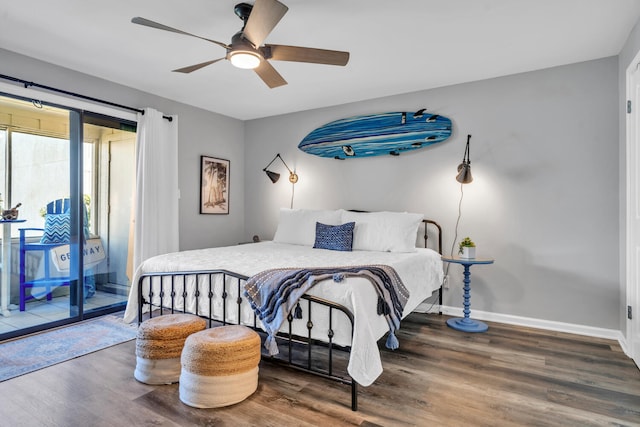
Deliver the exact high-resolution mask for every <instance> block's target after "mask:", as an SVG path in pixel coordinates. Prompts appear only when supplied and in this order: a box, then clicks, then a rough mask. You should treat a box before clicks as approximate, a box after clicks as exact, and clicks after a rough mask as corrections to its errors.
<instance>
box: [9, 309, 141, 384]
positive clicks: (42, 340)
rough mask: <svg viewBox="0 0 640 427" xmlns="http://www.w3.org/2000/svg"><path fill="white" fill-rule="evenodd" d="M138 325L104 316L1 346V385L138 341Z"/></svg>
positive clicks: (119, 318)
mask: <svg viewBox="0 0 640 427" xmlns="http://www.w3.org/2000/svg"><path fill="white" fill-rule="evenodd" d="M137 330H138V328H137V324H136V323H135V322H134V323H131V324H127V323H124V322H123V321H122V318H121V317H116V316H113V315H108V316H102V317H99V318H97V319H92V320H88V321H86V322H82V323H77V324H74V325H70V326H65V327H62V328H60V329H55V330H52V331H47V332H42V333H39V334H36V335H31V336H28V337H25V338H19V339H16V340H14V341H8V342H5V343H2V344H0V381H5V380H8V379H10V378H14V377H17V376H20V375H24V374H27V373H29V372H33V371H37V370H38V369H42V368H46V367H47V366H51V365H55V364H57V363H60V362H64V361H67V360H70V359H74V358H76V357H79V356H84V355H85V354H89V353H93V352H94V351H98V350H102V349H104V348H107V347H111V346H113V345H116V344H120V343H123V342H125V341H129V340H132V339H134V338H135V337H136V333H137Z"/></svg>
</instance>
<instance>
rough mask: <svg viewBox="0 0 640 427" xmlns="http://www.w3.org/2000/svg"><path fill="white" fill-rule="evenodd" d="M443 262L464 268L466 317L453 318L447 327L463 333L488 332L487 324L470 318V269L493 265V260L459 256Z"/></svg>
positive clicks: (443, 258)
mask: <svg viewBox="0 0 640 427" xmlns="http://www.w3.org/2000/svg"><path fill="white" fill-rule="evenodd" d="M442 261H444V262H449V263H455V264H462V265H463V266H464V304H463V305H464V310H462V312H463V313H464V317H462V318H459V317H457V318H451V319H449V320H447V325H448V326H449V327H451V328H453V329H455V330H458V331H463V332H486V331H487V329H489V327H488V326H487V324H486V323H484V322H480V321H478V320H473V319H471V318H470V317H469V315H470V314H471V303H470V302H469V300H470V299H471V272H470V271H469V269H470V268H471V266H472V265H475V264H493V261H494V260H493V259H490V258H469V259H466V258H459V257H457V256H453V257H448V256H443V257H442Z"/></svg>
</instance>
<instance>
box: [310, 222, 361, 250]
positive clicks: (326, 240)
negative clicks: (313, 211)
mask: <svg viewBox="0 0 640 427" xmlns="http://www.w3.org/2000/svg"><path fill="white" fill-rule="evenodd" d="M355 225H356V223H355V222H348V223H346V224H342V225H326V224H322V223H320V222H316V242H315V243H314V244H313V247H314V248H316V249H329V250H332V251H351V247H352V246H353V227H355Z"/></svg>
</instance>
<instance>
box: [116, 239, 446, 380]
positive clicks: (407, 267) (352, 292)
mask: <svg viewBox="0 0 640 427" xmlns="http://www.w3.org/2000/svg"><path fill="white" fill-rule="evenodd" d="M372 264H383V265H389V266H391V267H393V268H394V269H395V270H396V271H397V273H398V275H399V276H400V278H401V279H402V281H403V283H404V285H405V286H406V287H407V289H409V292H410V293H411V295H410V297H409V301H408V302H407V305H406V307H405V310H404V313H403V317H405V316H406V315H408V314H409V313H411V312H412V311H413V310H414V309H415V308H416V307H417V306H418V305H419V304H420V303H421V302H422V301H424V300H425V299H426V298H428V297H429V296H431V294H432V292H433V291H435V290H436V289H438V288H439V287H440V284H441V283H442V275H443V269H442V261H441V259H440V255H439V254H438V253H437V252H435V251H433V250H431V249H422V248H417V249H416V252H409V253H395V252H374V251H353V252H340V251H330V250H324V249H314V248H311V247H308V246H302V245H291V244H284V243H275V242H261V243H255V244H247V245H237V246H229V247H222V248H210V249H200V250H191V251H184V252H177V253H172V254H165V255H159V256H156V257H153V258H151V259H148V260H146V261H145V262H144V263H143V264H142V265H141V266H140V268H139V269H138V271H137V272H136V274H135V277H134V280H133V282H132V283H133V284H134V286H132V287H131V292H130V294H129V301H128V304H127V308H126V311H125V316H124V320H125V321H126V322H132V321H134V320H137V313H138V301H137V299H138V289H137V283H138V278H139V277H140V275H141V274H142V273H151V272H180V271H199V270H215V269H221V270H228V271H232V272H235V273H239V274H242V275H245V276H252V275H254V274H256V273H259V272H261V271H264V270H267V269H270V268H312V267H331V266H352V265H372ZM187 286H193V283H191V284H189V283H188V284H187ZM221 286H222V285H221V284H220V283H217V284H216V288H215V291H214V293H216V292H220V289H221ZM232 288H235V287H232ZM200 290H201V292H202V291H203V290H204V287H201V288H200ZM167 293H168V292H167ZM205 293H206V292H205ZM308 294H311V295H316V296H319V297H322V298H325V299H328V300H330V301H333V302H336V303H338V304H342V305H344V306H345V307H347V308H348V309H349V310H351V312H352V313H353V315H354V332H353V340H351V336H350V331H348V329H349V328H344V327H341V326H342V325H336V323H339V322H336V321H335V320H334V325H333V330H334V332H335V334H336V335H335V336H334V338H333V340H334V342H335V343H336V344H338V345H351V356H350V360H349V365H348V368H347V371H348V372H349V375H351V377H352V378H353V379H354V380H355V381H357V382H358V383H359V384H361V385H364V386H367V385H370V384H371V383H373V381H375V379H376V378H377V377H378V376H379V375H380V374H381V373H382V363H381V360H380V353H379V351H378V346H377V341H378V340H379V339H380V338H381V337H383V336H384V335H385V334H386V333H387V332H388V330H389V326H388V324H387V322H386V320H385V319H384V317H382V316H378V315H377V313H376V308H377V294H376V293H375V291H374V288H373V286H372V285H371V283H370V282H369V281H368V280H367V279H364V278H358V277H350V278H346V279H345V280H343V281H342V282H339V283H336V282H333V281H330V280H327V281H324V282H321V283H319V284H317V285H316V286H314V287H313V288H312V289H311V290H310V291H309V292H308ZM235 297H236V295H235V291H234V292H233V293H232V294H231V295H230V298H229V301H228V303H227V304H228V305H227V307H228V310H229V309H231V310H229V312H228V314H227V315H228V317H232V318H233V317H234V314H233V313H234V310H236V309H235V307H236V305H235ZM156 298H158V297H156ZM169 298H170V297H169V296H168V295H167V296H165V301H164V304H165V306H168V305H169ZM205 298H206V296H205V297H203V298H201V299H202V301H199V302H196V301H195V297H192V298H190V299H187V302H186V309H185V307H183V305H184V304H183V303H182V298H176V301H177V303H176V305H175V308H176V309H177V310H184V311H187V312H194V311H195V308H196V304H198V313H199V314H205V315H206V314H208V313H209V307H208V303H205V301H204V299H205ZM158 302H159V301H157V300H154V303H158ZM244 305H246V306H247V307H246V311H245V312H243V313H242V314H241V322H243V323H247V324H249V323H250V322H252V321H253V313H252V312H251V309H250V308H249V307H248V304H244ZM212 311H213V316H212V317H214V318H220V315H221V313H222V303H221V302H220V303H219V304H218V305H217V306H214V307H213V310H212ZM229 314H231V316H229ZM318 314H320V313H318V312H317V311H316V312H314V314H313V318H314V323H315V324H316V326H315V327H314V331H317V333H316V335H317V336H314V338H318V339H324V340H326V330H327V329H326V328H323V327H318V325H319V321H318V320H317V315H318ZM235 318H236V319H237V315H235ZM234 320H235V319H234ZM339 321H342V323H345V322H346V319H339ZM295 323H296V322H294V324H295ZM298 323H301V322H298ZM302 323H304V322H302ZM401 328H402V326H401ZM294 333H298V334H301V335H306V328H304V325H302V327H301V330H300V331H298V332H296V331H295V330H294ZM323 335H324V336H323ZM400 348H402V341H400Z"/></svg>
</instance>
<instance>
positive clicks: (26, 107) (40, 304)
mask: <svg viewBox="0 0 640 427" xmlns="http://www.w3.org/2000/svg"><path fill="white" fill-rule="evenodd" d="M80 119H81V115H80V114H79V113H78V112H75V111H72V110H69V109H65V108H60V107H56V106H50V105H44V104H42V103H39V102H32V101H30V100H22V99H16V98H11V97H0V127H1V128H2V129H3V130H4V137H3V138H2V141H0V142H1V143H2V144H3V147H2V148H3V154H4V155H3V157H2V159H1V163H2V171H3V180H2V184H3V186H2V206H3V209H4V210H5V212H6V211H7V210H9V209H10V208H16V209H17V211H15V212H14V216H16V215H17V217H16V218H12V219H9V217H7V216H5V217H4V218H3V220H2V224H3V226H2V231H3V234H2V247H3V249H4V250H3V260H2V289H3V291H5V292H6V294H5V293H3V295H6V296H5V297H2V301H0V302H1V303H2V306H3V307H5V306H6V308H7V311H6V312H3V313H2V316H0V334H4V333H9V334H15V333H16V332H15V331H12V328H13V329H14V330H17V331H20V330H22V331H23V332H30V331H35V330H40V329H43V328H46V327H47V325H57V324H62V323H66V322H70V321H72V320H73V319H74V318H77V317H78V309H77V301H78V294H77V292H76V291H77V289H76V287H77V280H75V281H74V278H76V279H77V277H79V274H81V272H80V270H79V268H78V266H77V264H76V265H75V269H74V265H73V263H71V264H68V263H67V265H66V266H65V265H63V264H64V263H60V257H62V258H67V259H68V258H69V255H70V254H74V253H77V251H78V245H77V240H78V234H77V230H74V229H73V224H74V223H77V221H78V214H77V212H75V211H74V210H73V209H72V207H71V201H72V200H73V197H72V190H71V188H72V182H73V180H72V176H73V173H74V172H73V171H74V170H77V166H74V161H73V158H74V155H73V153H74V151H73V147H74V143H73V138H72V137H71V135H72V132H70V129H71V128H72V126H73V125H72V123H75V124H76V127H77V126H78V123H79V122H80ZM75 139H76V140H77V139H78V136H77V135H76V137H75ZM75 145H76V146H77V145H78V143H77V142H76V143H75ZM56 201H58V202H57V203H56Z"/></svg>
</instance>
